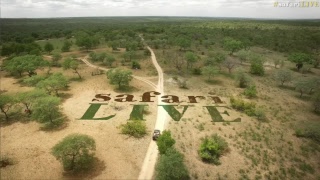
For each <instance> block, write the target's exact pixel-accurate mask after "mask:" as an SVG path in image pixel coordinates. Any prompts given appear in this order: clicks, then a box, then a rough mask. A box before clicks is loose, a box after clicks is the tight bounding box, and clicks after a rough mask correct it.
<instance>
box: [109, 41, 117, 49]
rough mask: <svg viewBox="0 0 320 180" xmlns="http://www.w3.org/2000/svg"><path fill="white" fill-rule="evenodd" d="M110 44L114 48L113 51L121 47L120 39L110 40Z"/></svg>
mask: <svg viewBox="0 0 320 180" xmlns="http://www.w3.org/2000/svg"><path fill="white" fill-rule="evenodd" d="M108 46H109V47H111V48H112V50H113V51H117V50H118V47H119V42H118V41H109V42H108Z"/></svg>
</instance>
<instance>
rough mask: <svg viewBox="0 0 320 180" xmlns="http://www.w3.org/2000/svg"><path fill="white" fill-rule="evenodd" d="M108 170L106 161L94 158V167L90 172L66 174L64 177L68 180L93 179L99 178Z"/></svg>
mask: <svg viewBox="0 0 320 180" xmlns="http://www.w3.org/2000/svg"><path fill="white" fill-rule="evenodd" d="M105 169H106V164H105V162H104V161H102V160H99V159H98V158H96V157H95V158H94V162H93V167H92V168H91V169H90V170H86V171H81V172H77V173H74V172H64V173H63V176H64V177H65V178H66V179H67V180H82V179H93V178H94V177H97V176H99V175H100V174H101V173H102V172H103V171H104V170H105Z"/></svg>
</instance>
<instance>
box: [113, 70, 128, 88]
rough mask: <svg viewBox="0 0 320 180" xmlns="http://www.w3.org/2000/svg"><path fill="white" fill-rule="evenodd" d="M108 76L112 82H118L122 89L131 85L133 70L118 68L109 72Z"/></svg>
mask: <svg viewBox="0 0 320 180" xmlns="http://www.w3.org/2000/svg"><path fill="white" fill-rule="evenodd" d="M107 77H108V79H110V83H111V84H117V85H118V88H119V89H121V88H123V87H125V86H129V82H130V81H131V80H132V72H131V71H129V70H125V69H121V68H116V69H111V70H109V71H108V72H107Z"/></svg>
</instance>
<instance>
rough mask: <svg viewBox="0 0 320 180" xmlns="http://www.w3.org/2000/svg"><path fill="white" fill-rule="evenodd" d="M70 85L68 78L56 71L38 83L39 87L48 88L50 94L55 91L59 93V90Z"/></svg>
mask: <svg viewBox="0 0 320 180" xmlns="http://www.w3.org/2000/svg"><path fill="white" fill-rule="evenodd" d="M67 85H68V81H67V79H66V78H65V77H64V76H63V75H62V73H55V74H52V75H50V76H49V77H48V78H46V79H44V80H42V81H40V82H38V83H37V85H36V86H37V87H38V88H40V89H44V90H46V92H47V93H48V94H51V93H53V92H54V93H55V94H56V96H58V95H59V91H60V90H62V89H63V88H65V87H66V86H67Z"/></svg>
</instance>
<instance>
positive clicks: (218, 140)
mask: <svg viewBox="0 0 320 180" xmlns="http://www.w3.org/2000/svg"><path fill="white" fill-rule="evenodd" d="M228 149H229V148H228V143H227V142H226V141H225V140H224V139H223V138H222V137H220V136H218V135H217V134H214V135H212V136H211V137H205V138H204V139H203V140H202V143H201V146H200V149H199V152H198V153H199V155H200V157H201V159H202V161H204V162H208V163H213V164H215V165H220V164H221V163H220V161H219V158H220V157H221V156H222V155H223V154H224V153H226V152H227V151H228Z"/></svg>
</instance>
